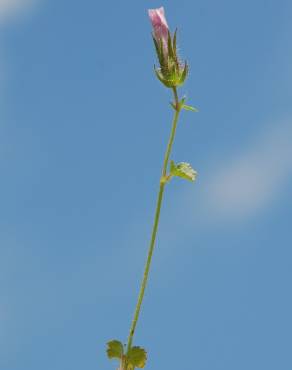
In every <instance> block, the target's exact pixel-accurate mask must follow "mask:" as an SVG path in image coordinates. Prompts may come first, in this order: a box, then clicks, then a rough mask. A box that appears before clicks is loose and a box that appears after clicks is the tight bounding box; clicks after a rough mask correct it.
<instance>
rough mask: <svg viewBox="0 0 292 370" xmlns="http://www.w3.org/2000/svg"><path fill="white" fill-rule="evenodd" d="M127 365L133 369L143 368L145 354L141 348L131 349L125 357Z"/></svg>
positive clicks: (145, 358)
mask: <svg viewBox="0 0 292 370" xmlns="http://www.w3.org/2000/svg"><path fill="white" fill-rule="evenodd" d="M127 358H128V363H129V364H130V365H132V366H133V367H134V368H135V367H138V368H143V367H144V366H145V364H146V360H147V353H146V351H145V349H143V348H141V347H132V348H131V349H130V351H129V353H128V355H127Z"/></svg>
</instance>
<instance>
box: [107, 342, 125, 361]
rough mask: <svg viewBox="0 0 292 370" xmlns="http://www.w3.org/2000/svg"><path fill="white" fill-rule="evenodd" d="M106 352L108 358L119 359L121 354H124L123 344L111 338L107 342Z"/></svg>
mask: <svg viewBox="0 0 292 370" xmlns="http://www.w3.org/2000/svg"><path fill="white" fill-rule="evenodd" d="M106 353H107V357H108V358H109V359H111V358H117V359H119V360H121V359H122V357H123V355H124V346H123V344H122V343H121V342H120V341H118V340H111V341H109V342H107V350H106Z"/></svg>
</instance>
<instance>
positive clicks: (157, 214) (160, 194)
mask: <svg viewBox="0 0 292 370" xmlns="http://www.w3.org/2000/svg"><path fill="white" fill-rule="evenodd" d="M173 94H174V99H175V107H176V110H175V114H174V118H173V122H172V128H171V134H170V138H169V141H168V145H167V149H166V152H165V156H164V161H163V168H162V177H161V179H160V186H159V192H158V198H157V204H156V211H155V217H154V224H153V229H152V235H151V241H150V246H149V251H148V255H147V260H146V265H145V269H144V275H143V279H142V283H141V288H140V292H139V296H138V301H137V305H136V309H135V313H134V317H133V321H132V324H131V328H130V333H129V338H128V343H127V353H128V352H129V350H130V349H131V347H132V342H133V337H134V333H135V329H136V325H137V321H138V318H139V314H140V310H141V305H142V302H143V298H144V294H145V289H146V285H147V281H148V275H149V270H150V265H151V260H152V255H153V250H154V245H155V240H156V234H157V229H158V224H159V218H160V209H161V204H162V200H163V193H164V188H165V185H166V173H167V167H168V161H169V157H170V153H171V149H172V145H173V141H174V137H175V132H176V127H177V122H178V117H179V113H180V107H179V100H178V95H177V90H176V88H175V87H174V88H173Z"/></svg>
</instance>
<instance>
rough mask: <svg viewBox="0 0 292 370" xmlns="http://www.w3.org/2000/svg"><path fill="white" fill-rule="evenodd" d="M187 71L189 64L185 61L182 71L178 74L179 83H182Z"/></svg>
mask: <svg viewBox="0 0 292 370" xmlns="http://www.w3.org/2000/svg"><path fill="white" fill-rule="evenodd" d="M188 72H189V66H188V64H187V62H185V67H184V69H183V72H182V74H181V76H180V81H179V84H180V85H182V84H183V83H184V82H185V79H186V78H187V75H188Z"/></svg>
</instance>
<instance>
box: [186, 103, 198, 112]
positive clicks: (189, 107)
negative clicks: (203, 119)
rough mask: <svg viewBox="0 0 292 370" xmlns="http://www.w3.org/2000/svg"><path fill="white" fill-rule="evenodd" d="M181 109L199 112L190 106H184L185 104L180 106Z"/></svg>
mask: <svg viewBox="0 0 292 370" xmlns="http://www.w3.org/2000/svg"><path fill="white" fill-rule="evenodd" d="M182 109H185V110H189V111H191V112H199V110H198V109H197V108H195V107H192V106H191V105H186V104H183V105H182Z"/></svg>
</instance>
